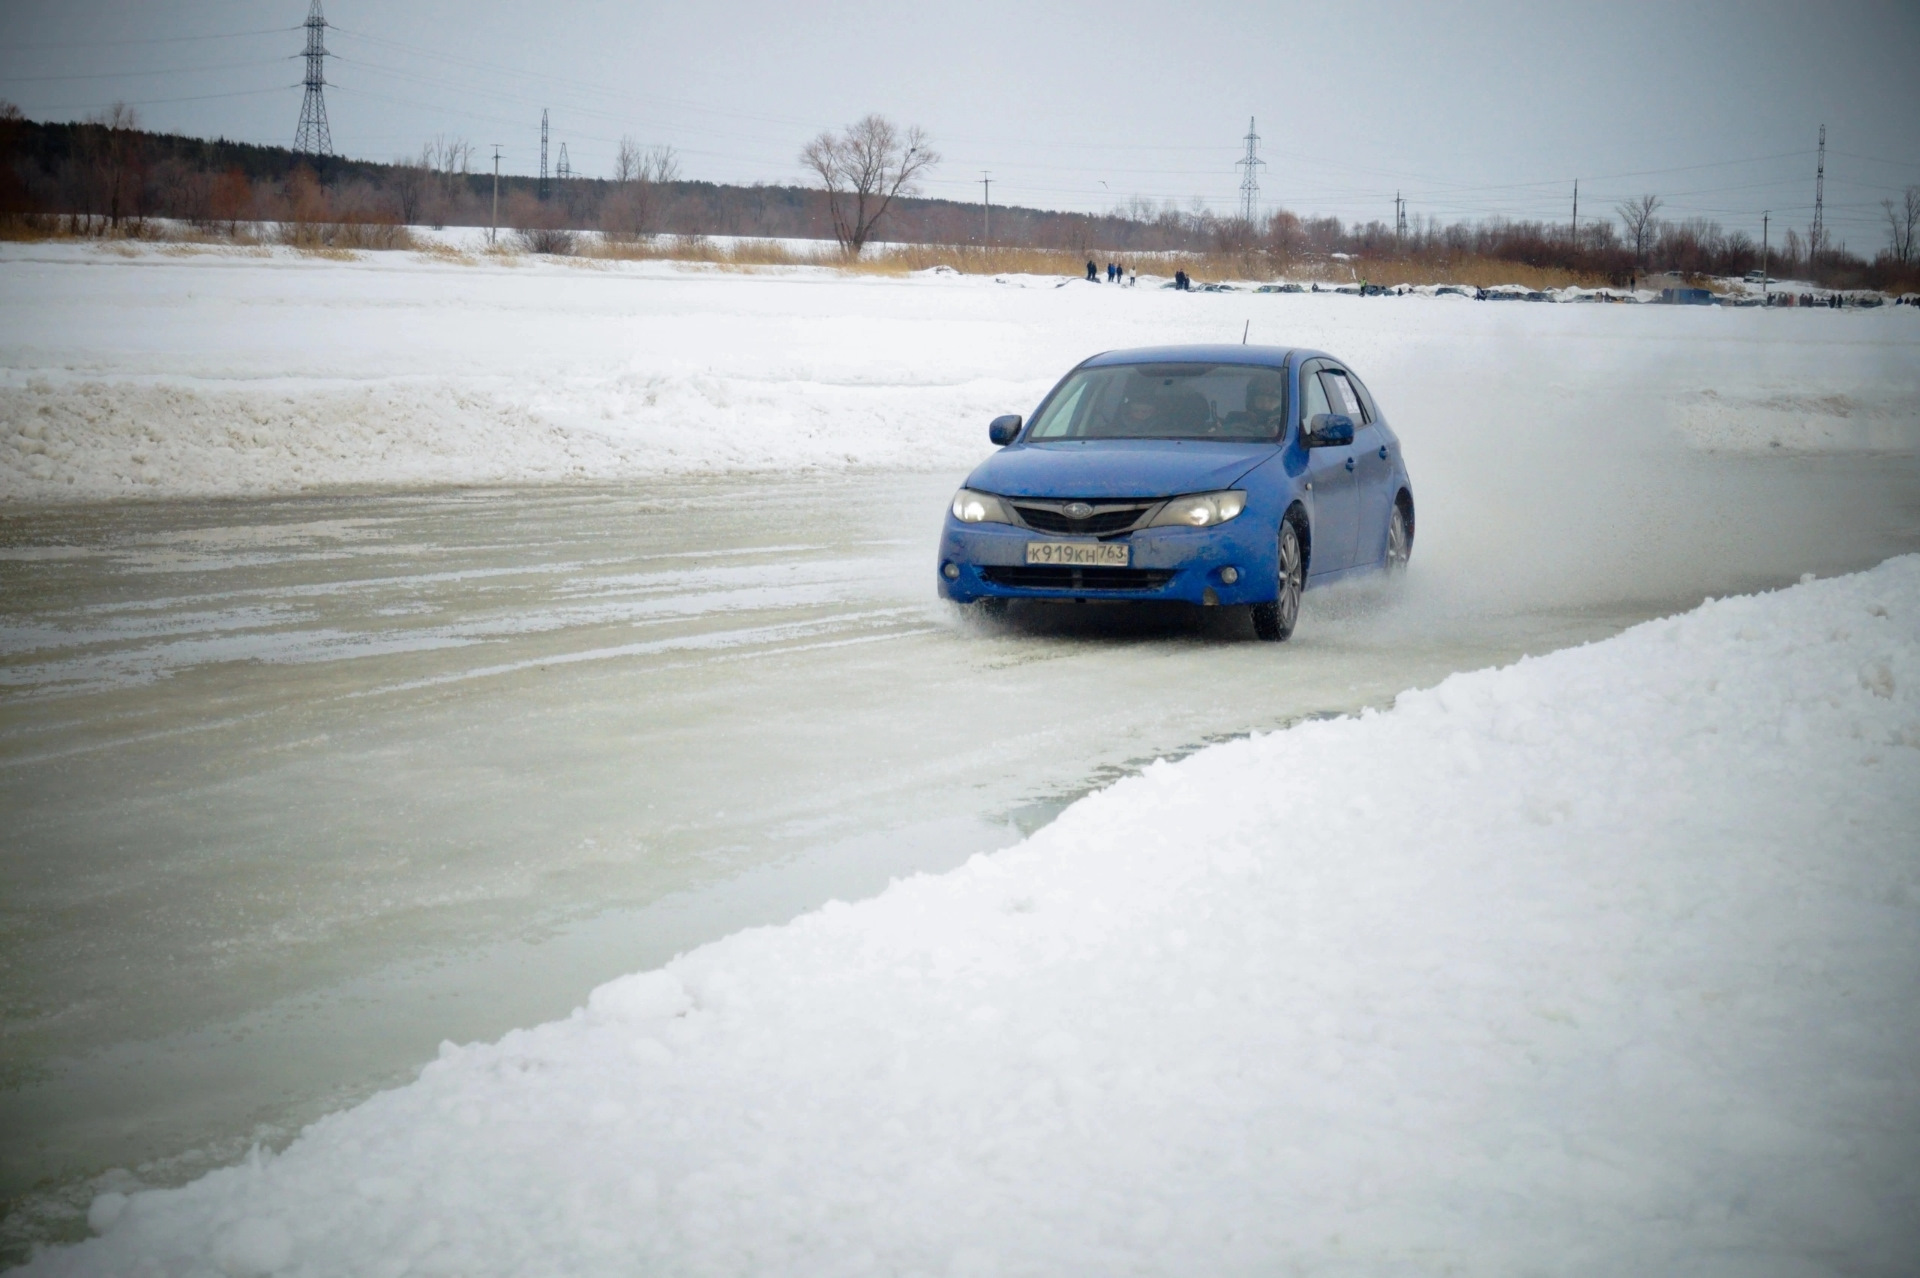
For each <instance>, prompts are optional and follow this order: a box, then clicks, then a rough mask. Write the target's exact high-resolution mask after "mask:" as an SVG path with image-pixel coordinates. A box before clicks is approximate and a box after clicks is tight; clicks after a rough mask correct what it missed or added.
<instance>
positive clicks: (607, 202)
mask: <svg viewBox="0 0 1920 1278" xmlns="http://www.w3.org/2000/svg"><path fill="white" fill-rule="evenodd" d="M679 180H680V157H679V156H678V155H677V154H676V153H675V152H674V149H673V148H672V147H670V146H664V145H662V146H654V147H644V148H643V147H642V146H641V145H640V144H639V143H638V142H636V141H634V139H633V137H632V136H631V135H628V136H626V137H623V138H621V139H620V147H619V149H618V150H617V151H615V152H614V153H613V191H612V192H611V193H610V194H608V196H607V197H606V199H604V200H603V201H601V204H600V230H601V231H602V232H603V233H604V234H606V235H607V236H608V237H609V238H610V239H615V240H637V239H639V238H640V237H641V236H643V235H647V234H649V233H651V232H652V230H653V224H654V220H655V213H656V211H657V209H658V207H659V203H660V201H659V199H658V191H657V188H658V187H660V186H661V185H663V184H665V183H668V182H677V181H679Z"/></svg>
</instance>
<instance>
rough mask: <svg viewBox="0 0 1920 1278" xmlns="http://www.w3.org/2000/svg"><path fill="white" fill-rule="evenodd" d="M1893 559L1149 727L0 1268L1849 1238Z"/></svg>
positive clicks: (1593, 1258) (1918, 728)
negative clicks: (851, 896)
mask: <svg viewBox="0 0 1920 1278" xmlns="http://www.w3.org/2000/svg"><path fill="white" fill-rule="evenodd" d="M1917 829H1920V557H1915V556H1907V557H1903V558H1899V559H1896V560H1892V561H1890V562H1888V563H1886V564H1884V565H1882V566H1881V567H1879V568H1877V569H1874V570H1872V571H1870V572H1866V573H1862V574H1859V575H1857V576H1851V577H1845V578H1837V579H1831V580H1827V581H1821V582H1817V583H1811V584H1802V585H1800V586H1796V587H1792V588H1789V589H1787V590H1784V591H1780V592H1778V593H1774V594H1770V595H1763V596H1754V597H1744V598H1734V599H1725V600H1720V601H1718V602H1709V603H1708V604H1706V605H1704V606H1703V607H1701V608H1699V609H1698V610H1696V611H1694V612H1692V613H1689V614H1686V615H1683V616H1680V617H1676V618H1673V619H1669V620H1663V621H1657V622H1650V623H1647V624H1644V625H1641V626H1638V627H1636V628H1634V629H1632V630H1630V631H1627V632H1625V633H1624V634H1622V635H1620V636H1618V637H1616V638H1613V639H1609V640H1606V641H1603V642H1600V643H1595V644H1591V645H1588V646H1585V647H1581V648H1576V649H1570V650H1566V651H1562V652H1559V653H1556V654H1554V655H1552V656H1548V657H1544V658H1537V659H1529V660H1525V661H1522V662H1520V663H1519V664H1517V665H1515V666H1511V667H1508V668H1505V669H1499V670H1489V671H1483V672H1480V673H1474V674H1463V675H1455V676H1453V677H1451V678H1449V679H1447V680H1446V681H1444V682H1443V683H1441V684H1440V685H1439V686H1438V687H1436V688H1434V689H1432V690H1429V691H1422V692H1412V693H1406V694H1403V695H1402V696H1401V697H1400V698H1399V699H1398V701H1397V702H1396V704H1395V705H1394V706H1393V708H1392V709H1391V710H1388V711H1385V712H1368V713H1364V714H1362V715H1360V716H1359V717H1357V718H1353V717H1350V718H1343V719H1338V720H1331V721H1318V722H1310V723H1307V724H1303V725H1301V726H1297V727H1294V728H1292V729H1289V730H1287V731H1283V732H1277V733H1273V734H1269V735H1264V736H1257V737H1254V738H1251V739H1247V740H1243V741H1239V742H1235V743H1231V744H1226V745H1221V746H1216V747H1213V748H1211V749H1208V750H1205V751H1203V752H1201V753H1199V754H1197V755H1194V756H1192V757H1190V758H1188V759H1186V760H1184V761H1182V762H1179V763H1176V764H1156V765H1154V766H1152V767H1150V768H1148V769H1147V770H1146V772H1145V773H1144V774H1143V775H1140V776H1137V777H1134V778H1131V779H1128V780H1125V781H1122V782H1120V783H1118V784H1116V785H1114V786H1113V787H1111V788H1110V789H1108V790H1105V791H1103V792H1100V793H1098V794H1095V795H1093V796H1091V797H1089V798H1087V799H1084V800H1082V801H1081V802H1080V803H1078V804H1076V805H1074V806H1073V807H1072V808H1070V809H1068V811H1067V812H1066V813H1065V814H1064V815H1063V816H1062V817H1061V818H1060V819H1059V820H1058V821H1056V822H1055V823H1054V824H1053V825H1051V826H1049V827H1047V828H1046V829H1044V830H1043V831H1041V832H1040V833H1038V834H1037V835H1035V836H1034V837H1032V838H1030V839H1029V840H1027V841H1026V842H1024V843H1022V844H1020V845H1018V846H1016V847H1014V848H1011V849H1009V850H1007V851H1004V852H1001V853H998V854H995V855H993V856H981V857H975V858H974V859H973V860H971V861H969V862H968V863H967V864H966V865H965V866H963V867H962V868H960V869H959V870H956V871H953V872H951V873H948V874H945V875H941V876H937V877H924V876H923V877H919V878H914V879H911V880H908V881H904V882H901V883H898V884H896V885H895V886H894V887H892V888H890V889H889V890H888V891H886V892H885V893H884V894H882V895H881V896H879V897H878V898H875V899H872V900H869V901H867V902H865V903H862V904H858V905H852V906H848V905H842V904H834V905H830V906H828V907H827V908H825V909H822V910H820V911H818V912H815V913H812V914H809V915H806V916H804V917H802V918H800V919H798V920H797V921H795V922H793V923H791V924H789V925H787V926H784V927H778V928H765V929H758V930H753V931H749V932H744V933H740V934H738V935H735V936H733V937H731V938H728V939H726V940H724V941H720V942H717V943H714V944H711V945H708V946H706V947H704V948H702V949H699V950H696V951H694V952H692V953H690V954H688V955H686V956H683V957H682V958H680V959H677V960H675V961H674V962H672V963H670V964H668V965H667V966H666V967H665V968H664V969H662V970H658V971H653V972H648V973H644V974H641V975H636V976H631V977H627V978H624V979H621V980H618V981H614V982H612V983H610V984H607V985H605V986H602V987H601V988H600V989H598V990H596V991H595V992H594V993H593V995H592V997H591V999H590V1000H589V1001H588V1004H587V1006H586V1007H585V1008H584V1009H582V1010H580V1011H577V1012H575V1013H574V1015H573V1016H572V1017H571V1018H570V1019H567V1020H564V1021H559V1022H556V1023H553V1024H549V1025H545V1026H541V1027H539V1028H536V1029H532V1030H526V1031H521V1032H516V1033H513V1034H510V1035H508V1036H507V1037H506V1038H504V1039H503V1040H501V1041H500V1042H499V1043H497V1044H495V1045H492V1046H476V1047H466V1048H455V1047H452V1046H448V1047H446V1048H445V1049H443V1051H442V1053H441V1058H440V1059H439V1060H438V1061H437V1062H435V1063H433V1064H431V1065H429V1066H428V1067H427V1068H426V1069H425V1070H424V1071H423V1073H422V1074H421V1076H420V1078H419V1080H418V1081H417V1082H415V1083H413V1084H412V1085H410V1086H407V1087H404V1088H401V1089H399V1090H396V1091H392V1092H388V1093H385V1094H383V1095H380V1096H378V1097H376V1098H374V1099H373V1100H371V1101H369V1102H367V1103H365V1104H363V1105H361V1106H359V1107H358V1108H356V1109H353V1110H351V1111H348V1112H345V1113H341V1114H337V1115H335V1116H333V1117H330V1118H328V1119H326V1120H324V1121H322V1122H320V1123H318V1124H316V1125H314V1126H313V1127H311V1128H310V1129H309V1130H308V1131H307V1132H306V1133H305V1134H304V1135H303V1136H302V1137H301V1138H300V1139H299V1140H298V1141H296V1142H295V1143H294V1144H293V1145H292V1146H291V1147H290V1148H289V1149H287V1150H286V1151H285V1152H284V1153H283V1154H281V1155H279V1156H277V1157H268V1156H260V1157H256V1158H255V1159H254V1160H252V1161H251V1162H249V1163H248V1164H246V1165H243V1166H240V1167H236V1168H231V1169H227V1170H223V1171H219V1172H215V1173H213V1174H211V1175H209V1176H207V1177H205V1178H204V1179H202V1180H200V1181H198V1182H196V1183H194V1184H191V1185H189V1186H186V1187H185V1188H182V1189H177V1190H162V1191H154V1192H148V1193H143V1194H140V1195H137V1196H135V1197H133V1198H131V1199H127V1198H122V1197H120V1196H117V1195H107V1196H104V1197H102V1198H100V1199H99V1200H97V1201H96V1202H95V1204H94V1207H93V1211H92V1220H93V1223H94V1225H95V1227H96V1228H97V1229H99V1230H101V1231H102V1232H103V1235H104V1236H102V1237H100V1238H97V1239H95V1240H93V1241H91V1242H88V1243H85V1244H82V1245H81V1246H79V1247H76V1248H73V1249H70V1250H64V1251H59V1252H52V1253H47V1254H44V1255H42V1256H41V1257H40V1258H39V1259H38V1261H37V1262H36V1263H35V1264H34V1265H33V1266H31V1272H33V1273H37V1274H48V1275H51V1274H82V1273H84V1274H116V1275H126V1274H144V1273H154V1274H183V1275H184V1274H198V1273H208V1272H219V1273H227V1274H270V1273H286V1274H314V1275H318V1274H341V1275H347V1274H351V1275H364V1274H394V1275H397V1274H403V1273H459V1274H467V1275H480V1274H531V1273H566V1274H581V1275H586V1274H634V1273H657V1274H772V1273H782V1274H835V1275H838V1274H852V1273H866V1272H872V1273H899V1274H906V1273H937V1274H986V1273H1003V1274H1073V1273H1086V1274H1091V1273H1166V1274H1235V1273H1275V1272H1296V1271H1297V1272H1311V1273H1335V1272H1337V1273H1356V1274H1366V1273H1382V1274H1405V1273H1411V1272H1422V1273H1440V1272H1467V1273H1475V1274H1507V1273H1556V1274H1569V1273H1590V1274H1620V1273H1687V1274H1725V1275H1756V1274H1781V1275H1787V1274H1794V1275H1798V1274H1815V1273H1842V1272H1844V1273H1854V1274H1889V1275H1891V1274H1896V1273H1903V1272H1911V1270H1910V1265H1911V1262H1912V1259H1913V1257H1914V1256H1915V1255H1916V1254H1920V1226H1917V1225H1916V1222H1917V1221H1920V1210H1917V1208H1920V1168H1917V1167H1916V1163H1915V1158H1914V1151H1915V1149H1916V1134H1917V1133H1920V1021H1917V1020H1916V1015H1915V1010H1914V1009H1915V1007H1916V1006H1920V953H1917V952H1916V947H1915V945H1914V937H1915V935H1916V930H1915V929H1916V923H1920V919H1917V918H1916V908H1917V906H1920V853H1917V851H1916V842H1915V831H1916V830H1917Z"/></svg>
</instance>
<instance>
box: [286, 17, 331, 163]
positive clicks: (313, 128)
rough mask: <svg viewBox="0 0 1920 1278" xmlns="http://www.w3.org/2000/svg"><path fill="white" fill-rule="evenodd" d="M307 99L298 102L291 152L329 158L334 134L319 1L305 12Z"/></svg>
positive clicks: (325, 44)
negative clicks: (330, 127) (329, 125)
mask: <svg viewBox="0 0 1920 1278" xmlns="http://www.w3.org/2000/svg"><path fill="white" fill-rule="evenodd" d="M304 25H305V26H306V28H307V51H306V59H307V78H306V85H307V96H306V97H304V98H302V99H301V100H300V127H299V128H297V129H295V130H294V134H293V149H294V150H296V151H299V152H301V153H303V154H305V155H332V154H333V134H332V133H330V132H329V131H328V129H327V98H326V94H325V93H324V92H322V90H324V89H325V88H326V85H327V18H326V15H325V14H323V13H321V12H320V0H313V5H312V7H310V8H309V9H308V10H307V20H306V23H305V24H304Z"/></svg>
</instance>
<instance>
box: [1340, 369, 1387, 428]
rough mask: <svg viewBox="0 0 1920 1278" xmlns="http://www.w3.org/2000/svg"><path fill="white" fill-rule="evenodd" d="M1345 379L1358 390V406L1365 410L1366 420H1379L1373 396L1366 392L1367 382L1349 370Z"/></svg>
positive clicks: (1378, 412) (1378, 411)
mask: <svg viewBox="0 0 1920 1278" xmlns="http://www.w3.org/2000/svg"><path fill="white" fill-rule="evenodd" d="M1347 380H1348V381H1349V382H1352V383H1353V388H1354V389H1355V390H1357V391H1359V392H1360V407H1362V408H1364V409H1366V410H1367V420H1368V421H1370V422H1377V421H1379V420H1380V410H1379V409H1378V408H1375V407H1374V404H1373V396H1372V395H1371V394H1369V393H1368V391H1367V384H1366V383H1365V382H1363V381H1361V380H1360V379H1359V378H1357V377H1355V376H1354V375H1353V374H1352V373H1351V372H1349V373H1348V374H1347Z"/></svg>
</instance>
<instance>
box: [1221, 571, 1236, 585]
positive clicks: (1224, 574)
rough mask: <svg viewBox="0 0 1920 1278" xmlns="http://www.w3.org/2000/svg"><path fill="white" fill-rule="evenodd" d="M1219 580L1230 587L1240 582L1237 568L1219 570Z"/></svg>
mask: <svg viewBox="0 0 1920 1278" xmlns="http://www.w3.org/2000/svg"><path fill="white" fill-rule="evenodd" d="M1220 580H1221V581H1224V582H1225V583H1227V584H1228V585H1229V586H1231V585H1232V584H1233V583H1234V582H1236V581H1238V580H1240V570H1239V569H1238V568H1222V569H1221V570H1220Z"/></svg>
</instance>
